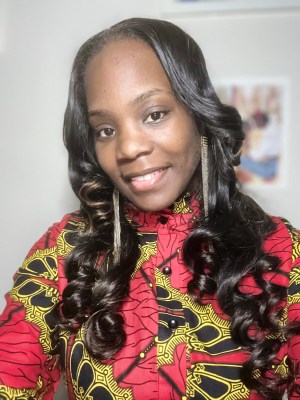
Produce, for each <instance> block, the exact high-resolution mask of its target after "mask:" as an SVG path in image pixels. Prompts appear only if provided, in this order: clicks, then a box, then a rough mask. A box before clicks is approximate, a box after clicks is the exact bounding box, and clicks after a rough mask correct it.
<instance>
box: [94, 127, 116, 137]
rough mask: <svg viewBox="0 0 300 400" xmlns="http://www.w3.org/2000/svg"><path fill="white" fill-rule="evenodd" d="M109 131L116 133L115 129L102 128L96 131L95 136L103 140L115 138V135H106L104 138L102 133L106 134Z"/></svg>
mask: <svg viewBox="0 0 300 400" xmlns="http://www.w3.org/2000/svg"><path fill="white" fill-rule="evenodd" d="M108 130H109V131H112V132H111V133H114V132H115V129H114V128H110V127H106V128H101V129H94V134H95V136H96V137H97V138H100V139H102V138H109V137H112V136H114V135H113V134H110V135H104V136H102V135H101V132H105V131H108Z"/></svg>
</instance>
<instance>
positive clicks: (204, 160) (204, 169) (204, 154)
mask: <svg viewBox="0 0 300 400" xmlns="http://www.w3.org/2000/svg"><path fill="white" fill-rule="evenodd" d="M201 173H202V197H203V209H204V217H205V218H208V140H207V137H206V136H201ZM208 250H209V251H210V252H211V253H212V252H213V251H214V248H213V245H212V243H211V241H209V242H208Z"/></svg>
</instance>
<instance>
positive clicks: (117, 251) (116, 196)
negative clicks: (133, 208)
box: [113, 188, 121, 265]
mask: <svg viewBox="0 0 300 400" xmlns="http://www.w3.org/2000/svg"><path fill="white" fill-rule="evenodd" d="M113 206H114V251H113V255H114V265H116V264H118V263H119V262H120V255H121V223H120V193H119V190H118V189H117V188H114V192H113Z"/></svg>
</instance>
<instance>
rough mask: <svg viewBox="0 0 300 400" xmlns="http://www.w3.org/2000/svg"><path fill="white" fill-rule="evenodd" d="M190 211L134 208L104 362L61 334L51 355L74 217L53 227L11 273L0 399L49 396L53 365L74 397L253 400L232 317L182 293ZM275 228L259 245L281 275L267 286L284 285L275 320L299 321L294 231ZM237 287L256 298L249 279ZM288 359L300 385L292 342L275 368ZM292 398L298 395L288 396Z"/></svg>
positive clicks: (210, 301) (2, 323)
mask: <svg viewBox="0 0 300 400" xmlns="http://www.w3.org/2000/svg"><path fill="white" fill-rule="evenodd" d="M197 213H198V208H197V206H196V205H195V204H194V206H193V208H192V209H190V206H188V204H187V203H186V202H185V200H184V199H183V200H181V201H180V202H178V203H175V205H174V209H173V211H172V212H171V211H169V210H166V211H165V212H163V213H146V212H145V213H143V212H140V211H138V210H135V209H134V208H132V209H131V210H130V219H131V220H132V222H133V223H135V224H136V225H137V226H139V228H138V238H139V247H140V258H139V260H138V262H137V265H136V268H135V271H134V273H133V276H132V280H131V282H130V295H129V296H128V298H127V299H126V300H125V301H124V303H123V306H122V310H121V312H122V314H123V316H124V319H125V331H126V334H127V340H126V344H125V346H124V348H123V349H122V350H120V351H119V352H118V353H117V354H116V356H114V357H113V358H112V359H111V360H109V361H107V362H100V361H99V360H97V359H95V358H93V357H91V356H90V355H89V354H88V352H87V350H86V348H85V346H84V343H83V329H84V328H82V329H80V330H79V331H78V333H77V334H76V335H75V334H70V333H68V332H61V333H60V346H61V352H62V357H61V360H60V361H58V359H57V357H56V356H52V355H51V351H52V350H53V348H54V346H55V343H53V340H54V339H53V335H51V333H52V331H53V329H55V326H56V322H57V318H58V316H57V315H56V311H55V310H56V309H57V308H56V307H55V305H56V304H57V303H58V301H59V300H60V299H61V294H62V291H63V289H64V288H65V286H66V283H67V282H66V278H65V276H64V260H65V257H66V255H67V254H68V253H69V252H70V250H71V249H72V248H73V246H74V243H75V242H76V236H77V235H78V232H79V231H80V230H82V229H83V222H82V220H81V219H80V218H79V217H78V214H73V215H67V216H66V217H64V218H63V220H62V221H61V222H60V223H57V224H54V225H53V226H52V227H51V228H50V229H49V231H48V232H47V233H46V234H45V235H44V236H43V237H42V238H41V239H40V240H39V241H38V242H37V243H36V244H35V246H34V247H33V248H32V249H31V250H30V252H29V254H28V256H27V257H26V259H25V261H24V264H23V265H22V267H21V268H20V269H19V271H18V273H17V274H16V276H15V285H14V287H13V289H12V290H11V291H10V292H9V293H8V295H7V306H6V308H5V310H4V312H3V314H2V315H1V316H0V399H14V400H25V399H39V400H49V399H52V398H53V395H54V391H55V388H56V387H57V385H58V382H59V379H60V375H61V368H60V365H61V364H62V365H64V367H65V372H66V373H65V379H66V382H67V386H68V394H69V398H70V399H71V400H72V399H73V400H75V399H76V400H79V399H86V400H93V399H94V400H96V399H97V400H99V399H101V400H112V399H118V400H121V399H122V400H123V399H127V400H131V399H135V400H136V399H137V400H141V399H143V400H150V399H153V400H155V399H160V400H169V399H172V400H178V399H182V400H184V399H195V400H196V399H197V400H217V399H218V400H223V399H227V400H239V399H251V400H258V399H260V398H261V397H260V396H259V395H258V394H257V393H254V392H250V391H249V389H248V388H247V387H246V386H245V385H244V384H243V383H242V382H241V380H240V377H239V376H240V370H241V366H242V364H243V362H244V361H245V360H246V359H247V357H248V353H247V352H246V351H245V350H244V349H242V348H241V347H239V346H238V345H237V344H236V343H235V342H234V341H233V340H232V338H231V334H230V320H229V318H228V317H227V316H226V315H224V313H223V312H222V311H221V309H220V307H219V305H218V302H217V300H216V298H214V297H206V298H205V301H204V302H203V303H202V304H198V303H196V302H194V301H193V300H192V299H191V297H190V296H189V295H188V294H187V283H188V282H189V280H190V279H191V273H190V272H189V270H188V269H187V267H186V266H185V264H184V262H183V260H182V245H183V241H184V240H185V238H186V236H187V234H188V232H189V229H190V228H189V227H190V220H191V217H192V216H193V215H194V214H197ZM274 221H275V222H276V224H277V229H276V231H275V232H274V233H272V234H271V235H270V236H269V237H268V239H267V240H266V242H265V244H264V248H265V250H266V251H267V252H268V253H270V254H272V255H276V256H277V257H279V258H280V260H281V266H280V270H281V273H280V274H278V273H276V274H275V273H272V272H270V273H269V276H268V277H267V278H268V279H269V280H270V281H272V282H276V283H277V284H279V285H281V286H283V287H286V288H287V290H288V296H287V298H286V300H285V311H286V312H285V313H284V317H283V321H282V322H283V324H286V322H287V321H288V320H290V321H294V320H298V321H299V320H300V261H299V254H300V246H299V235H298V232H297V231H295V230H293V228H292V227H290V226H289V224H287V223H286V222H284V221H282V220H280V219H276V218H274ZM241 288H242V290H245V291H247V292H249V291H250V292H251V291H252V292H256V291H257V289H256V287H255V283H254V280H253V279H252V278H251V277H250V278H247V279H244V281H243V282H242V283H241ZM287 358H289V359H290V360H291V364H292V365H294V366H295V368H296V372H297V374H298V375H297V374H296V377H295V379H296V380H297V383H298V385H300V377H299V358H300V338H299V337H296V336H295V337H293V338H291V339H289V340H288V341H287V342H286V341H284V342H283V343H282V347H281V349H280V351H279V353H278V355H277V357H276V360H275V362H274V366H273V367H274V370H275V371H276V372H278V373H280V374H281V375H282V376H286V375H287V374H288V365H287ZM289 398H290V399H293V400H294V399H299V395H297V394H295V393H290V394H289Z"/></svg>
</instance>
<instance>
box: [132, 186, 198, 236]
mask: <svg viewBox="0 0 300 400" xmlns="http://www.w3.org/2000/svg"><path fill="white" fill-rule="evenodd" d="M125 210H126V215H127V218H128V220H129V221H130V222H131V223H133V224H134V225H135V226H136V227H137V228H138V229H139V230H143V231H144V230H148V231H156V230H158V229H168V230H181V228H182V229H183V228H186V227H187V225H189V224H190V223H191V222H192V221H193V219H194V217H196V216H199V213H200V204H199V200H198V199H197V198H195V197H194V196H192V195H190V194H189V193H187V194H186V195H184V196H182V197H180V198H179V199H178V200H177V201H175V202H174V203H173V204H172V205H171V206H170V207H168V208H165V209H163V210H161V211H154V212H150V211H142V210H140V209H139V208H137V207H136V206H135V205H134V204H132V203H127V204H126V206H125Z"/></svg>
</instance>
